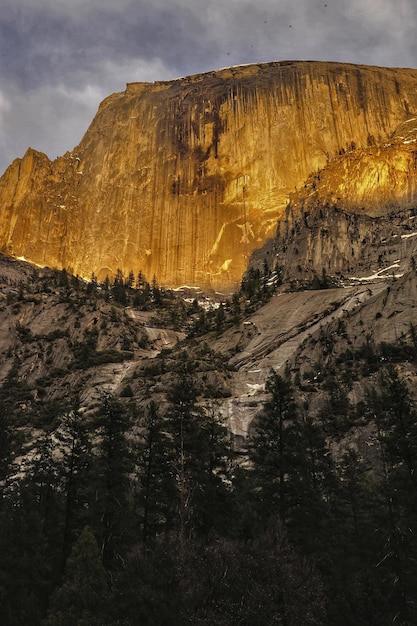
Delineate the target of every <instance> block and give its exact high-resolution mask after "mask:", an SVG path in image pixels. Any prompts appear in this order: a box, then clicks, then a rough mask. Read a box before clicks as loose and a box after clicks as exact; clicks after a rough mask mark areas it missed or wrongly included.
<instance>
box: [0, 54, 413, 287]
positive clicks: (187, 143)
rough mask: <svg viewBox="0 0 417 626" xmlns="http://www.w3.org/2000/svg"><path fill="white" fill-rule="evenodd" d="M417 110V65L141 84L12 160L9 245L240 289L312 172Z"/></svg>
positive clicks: (4, 236)
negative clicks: (50, 144) (70, 134)
mask: <svg viewBox="0 0 417 626" xmlns="http://www.w3.org/2000/svg"><path fill="white" fill-rule="evenodd" d="M415 115H417V70H399V69H384V68H375V67H366V66H353V65H346V64H337V63H320V62H282V63H271V64H262V65H252V66H246V67H238V68H231V69H225V70H220V71H217V72H212V73H208V74H203V75H197V76H192V77H188V78H182V79H178V80H174V81H169V82H163V83H152V84H142V83H140V84H139V83H137V84H136V83H134V84H129V85H128V86H127V89H126V91H125V92H123V93H119V94H114V95H112V96H110V97H109V98H107V99H106V100H105V101H104V102H103V103H102V104H101V106H100V108H99V111H98V113H97V115H96V117H95V119H94V120H93V122H92V124H91V126H90V128H89V129H88V131H87V132H86V134H85V136H84V138H83V139H82V141H81V143H80V144H79V146H78V147H77V148H75V149H74V150H73V151H72V152H71V153H67V154H66V155H64V156H63V157H60V158H58V159H57V160H55V161H54V162H50V161H49V160H48V159H47V157H46V156H45V155H42V154H41V153H38V152H35V151H34V150H31V149H30V150H28V152H27V153H26V155H25V156H24V157H23V159H21V160H16V161H14V162H13V164H12V165H11V166H10V167H9V168H8V170H7V171H6V172H5V174H4V175H3V177H2V179H1V180H0V249H1V250H2V251H3V252H6V253H8V254H13V255H15V256H24V257H25V258H27V259H28V260H30V261H32V262H35V263H39V264H41V265H51V266H55V267H61V268H62V267H66V268H67V269H69V270H70V271H71V272H73V273H75V274H80V275H82V276H86V277H89V276H91V273H92V272H94V273H95V274H96V275H97V276H98V277H99V278H104V277H105V276H106V275H107V274H109V275H112V274H114V273H115V272H116V270H117V269H118V268H120V269H122V270H123V272H125V273H126V274H127V273H128V272H129V271H130V270H133V271H134V272H135V273H137V272H138V271H139V270H141V271H142V272H144V273H145V275H146V276H147V277H148V278H149V279H151V278H152V276H153V275H154V274H155V275H156V277H157V279H158V281H159V282H160V283H161V284H164V285H166V286H174V287H175V286H178V285H181V284H194V285H195V284H197V285H200V286H204V287H208V286H211V287H214V288H217V289H222V290H225V291H227V290H231V289H233V288H234V287H235V286H236V285H237V284H238V283H239V282H240V279H241V275H242V272H243V271H244V270H245V268H246V266H247V263H248V260H249V257H250V255H251V253H252V251H253V250H254V249H255V248H259V247H260V246H262V244H263V243H264V242H265V241H266V240H267V239H268V238H270V237H272V236H273V235H274V232H275V228H276V221H277V218H279V217H280V216H282V215H283V213H284V209H285V206H286V205H287V203H288V199H289V195H290V193H293V192H295V191H296V190H298V189H302V190H303V193H305V188H304V184H305V181H306V180H307V178H308V176H309V175H310V174H311V173H312V172H317V171H319V170H320V169H322V168H323V167H324V166H325V165H326V164H327V163H328V162H329V160H331V159H333V158H335V157H337V155H339V154H340V153H344V152H349V151H350V150H352V148H353V147H355V148H356V149H359V150H360V149H365V148H367V147H370V146H371V147H372V146H378V145H382V144H383V142H386V141H387V140H388V138H389V137H390V136H391V135H392V133H393V132H394V131H395V129H396V128H397V127H399V125H401V124H404V123H407V120H410V119H411V118H413V117H414V116H415ZM403 143H404V142H403ZM369 149H370V148H369ZM409 152H410V151H408V152H407V154H408V153H409ZM340 158H342V157H340ZM407 158H408V157H407ZM410 158H412V157H410ZM412 162H413V163H414V161H412ZM407 163H408V162H407ZM407 167H409V164H407ZM410 194H411V195H410ZM410 194H409V197H408V200H407V202H409V201H410V198H411V197H412V198H413V197H414V186H413V187H412V189H411V188H410ZM355 210H356V209H355Z"/></svg>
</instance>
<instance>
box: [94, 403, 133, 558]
mask: <svg viewBox="0 0 417 626" xmlns="http://www.w3.org/2000/svg"><path fill="white" fill-rule="evenodd" d="M96 424H97V432H98V435H99V444H98V446H97V450H96V455H95V459H94V461H95V464H96V478H95V484H94V487H95V489H96V502H95V505H94V509H95V512H96V524H98V529H97V533H98V536H99V537H100V542H101V553H102V556H103V561H104V563H105V564H106V565H111V564H115V562H116V561H117V560H118V559H119V557H120V556H121V554H122V552H123V549H124V547H125V544H126V542H127V539H128V530H129V526H130V520H131V507H130V491H131V486H130V474H131V472H132V471H133V465H132V456H131V450H130V446H129V443H128V440H127V432H128V429H129V416H128V414H127V412H126V410H125V408H124V406H123V405H122V404H121V403H120V402H119V401H117V400H116V399H115V398H114V397H113V396H112V395H111V394H110V393H108V392H106V393H104V394H103V397H102V398H101V402H100V405H99V407H98V410H97V414H96Z"/></svg>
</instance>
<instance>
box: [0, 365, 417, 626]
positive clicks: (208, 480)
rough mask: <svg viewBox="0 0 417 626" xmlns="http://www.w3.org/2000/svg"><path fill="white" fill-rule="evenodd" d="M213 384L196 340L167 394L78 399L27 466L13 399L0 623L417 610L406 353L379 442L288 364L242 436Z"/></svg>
mask: <svg viewBox="0 0 417 626" xmlns="http://www.w3.org/2000/svg"><path fill="white" fill-rule="evenodd" d="M199 384H200V383H199V380H198V378H197V377H196V376H195V374H194V367H193V363H192V360H191V359H190V358H189V357H188V356H187V355H186V354H185V353H184V354H182V356H180V358H179V363H178V367H177V368H176V371H175V373H173V376H172V382H171V384H170V386H169V388H168V389H167V393H166V403H165V404H164V405H161V404H159V405H158V404H157V403H156V402H155V401H152V399H149V402H148V403H147V404H146V406H145V409H143V410H142V409H141V410H139V408H138V407H137V405H136V403H135V402H134V401H132V402H130V403H129V404H123V403H122V402H121V401H120V400H119V399H117V398H115V397H114V396H113V395H112V394H110V393H104V394H102V395H101V396H100V397H99V398H98V399H97V403H96V406H95V408H94V409H93V410H89V411H88V412H85V411H84V410H83V409H82V408H80V406H79V402H78V401H77V398H74V399H73V401H72V402H71V404H70V405H69V406H68V410H67V412H66V413H64V414H63V416H62V417H61V419H60V422H59V425H58V427H56V428H54V430H53V431H51V432H46V431H45V432H44V433H43V434H41V435H40V436H39V438H38V440H37V443H36V447H35V448H34V449H33V450H32V451H28V452H27V454H26V455H25V460H24V463H23V465H22V461H21V459H20V458H19V457H17V456H16V455H17V454H18V445H17V442H16V433H15V432H14V431H13V429H12V424H11V420H10V416H9V415H8V414H7V412H6V411H4V410H3V411H1V412H0V426H1V437H0V471H1V482H0V488H1V491H0V523H1V528H2V532H1V533H0V553H1V555H2V557H1V562H0V618H1V623H2V624H4V625H5V626H9V625H10V626H12V625H13V626H14V625H23V624H24V625H27V624H29V623H30V624H33V625H37V624H39V625H43V626H45V625H46V626H56V625H73V624H74V625H75V624H77V625H81V624H85V625H87V624H88V625H89V626H94V625H95V624H97V625H100V626H101V625H109V626H111V625H116V624H124V625H130V624H132V625H135V624H155V625H157V624H248V625H249V624H251V625H252V624H255V625H256V624H259V625H261V624H262V625H263V624H285V625H287V626H292V625H294V626H295V625H296V624H297V625H299V624H304V625H310V624H317V625H319V624H320V625H323V624H329V625H330V624H331V625H339V624H340V625H351V624H355V625H362V624H363V625H365V624H375V626H377V625H378V626H381V625H384V624H387V625H388V624H392V623H398V624H412V623H415V622H416V619H417V618H416V601H417V589H416V586H417V583H416V581H417V571H416V569H417V565H416V558H415V556H416V547H417V546H416V533H417V517H416V499H417V484H416V469H417V467H416V466H417V432H416V429H417V425H416V423H417V419H416V411H415V408H414V404H413V398H412V395H411V393H410V391H409V389H408V386H407V384H406V382H405V381H404V380H403V379H402V378H401V377H400V376H399V374H398V371H397V370H396V369H395V367H394V366H392V365H389V366H387V367H385V368H383V369H382V370H381V373H380V375H379V381H378V384H377V385H376V386H374V387H372V388H370V389H369V391H368V394H367V399H366V412H365V415H364V419H366V424H367V428H369V429H370V431H371V432H372V433H373V440H372V441H373V448H372V451H371V454H370V456H368V457H366V456H365V455H364V454H362V453H361V452H360V450H358V449H356V448H355V447H354V446H347V447H346V449H345V450H344V452H343V453H341V452H340V451H339V453H338V454H337V455H335V454H334V451H333V450H332V442H331V440H329V438H328V437H326V433H325V432H324V430H323V428H322V424H321V423H320V422H316V421H314V420H312V419H311V417H310V416H309V414H308V411H306V410H305V409H304V407H303V406H302V405H300V403H299V402H297V398H296V394H295V389H294V387H293V385H292V383H291V382H290V380H289V378H288V377H286V376H280V375H278V373H276V372H274V371H271V373H270V376H269V378H268V381H267V384H266V391H267V400H266V401H265V403H264V405H263V406H262V408H261V411H260V412H259V414H258V416H257V418H256V420H255V422H254V423H253V425H252V429H251V433H250V436H249V437H248V440H247V442H246V444H245V448H244V449H241V448H239V449H237V447H236V445H235V443H234V441H233V438H232V437H231V435H230V433H229V432H228V430H227V428H226V425H225V423H224V420H223V419H222V418H221V416H220V414H219V411H218V408H217V406H216V404H215V402H214V401H210V402H206V403H202V402H201V389H200V387H199ZM329 419H330V417H329Z"/></svg>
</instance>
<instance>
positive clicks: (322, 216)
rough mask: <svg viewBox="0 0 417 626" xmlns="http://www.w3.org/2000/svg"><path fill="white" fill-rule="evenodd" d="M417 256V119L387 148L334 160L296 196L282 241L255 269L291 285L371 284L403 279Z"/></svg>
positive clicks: (262, 254) (262, 252)
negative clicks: (277, 271)
mask: <svg viewBox="0 0 417 626" xmlns="http://www.w3.org/2000/svg"><path fill="white" fill-rule="evenodd" d="M416 257H417V120H416V119H409V120H408V121H407V122H405V123H402V124H400V126H399V127H398V128H397V129H396V131H395V132H394V133H393V134H392V136H391V137H390V138H389V139H388V140H387V141H386V142H384V143H383V144H381V145H377V146H372V147H368V148H356V149H351V151H350V152H348V153H346V154H343V155H340V156H337V157H335V158H333V159H331V160H330V161H329V163H328V164H327V165H326V167H324V168H323V169H322V170H320V171H319V172H317V173H316V174H313V175H311V176H309V177H308V178H307V180H306V182H305V183H304V185H303V186H302V188H301V189H299V190H298V191H297V192H294V193H293V194H290V200H289V204H288V206H287V208H286V211H285V215H284V216H282V217H281V218H279V220H278V227H277V235H276V238H275V239H273V240H271V241H269V242H267V244H266V245H265V246H264V247H263V248H261V249H259V250H257V251H256V252H255V253H254V255H253V258H252V263H253V264H254V265H257V266H258V267H262V265H263V263H264V259H269V265H270V266H271V269H273V268H274V265H275V264H276V263H278V265H281V267H282V268H285V272H284V274H285V278H286V279H287V280H301V279H306V278H307V279H308V278H310V279H311V278H312V277H314V276H317V277H322V276H323V273H324V274H326V275H327V276H332V277H339V278H340V279H342V280H345V279H348V278H352V277H356V278H361V279H366V280H370V279H371V277H373V278H374V279H378V278H381V279H382V278H384V277H386V276H387V275H392V274H394V275H396V274H398V273H404V272H405V271H406V270H407V268H409V267H410V266H411V265H414V263H415V261H414V259H415V258H416Z"/></svg>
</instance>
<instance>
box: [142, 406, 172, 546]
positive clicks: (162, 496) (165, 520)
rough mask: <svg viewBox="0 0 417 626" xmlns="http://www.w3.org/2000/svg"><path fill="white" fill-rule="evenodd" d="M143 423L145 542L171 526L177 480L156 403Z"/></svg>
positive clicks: (148, 410)
mask: <svg viewBox="0 0 417 626" xmlns="http://www.w3.org/2000/svg"><path fill="white" fill-rule="evenodd" d="M141 426H142V427H143V428H144V429H145V432H144V436H143V440H142V441H141V443H140V445H139V448H138V456H137V479H138V498H137V504H138V506H139V516H140V519H141V523H142V540H143V543H144V545H146V544H147V543H148V541H149V539H151V538H154V537H155V536H157V535H158V534H159V533H161V532H162V531H169V530H170V529H171V528H172V517H173V507H172V503H173V501H174V500H175V483H174V479H173V476H172V472H171V465H172V461H173V459H172V452H173V451H172V444H171V439H170V438H169V437H168V435H167V433H166V428H165V421H164V418H163V416H162V415H161V413H160V412H159V410H158V407H157V405H156V403H155V402H151V403H150V404H149V406H148V407H147V409H146V411H145V415H144V418H143V420H142V422H141Z"/></svg>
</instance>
